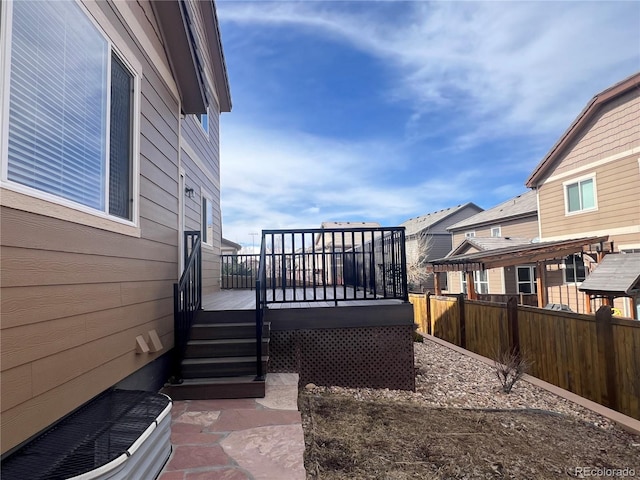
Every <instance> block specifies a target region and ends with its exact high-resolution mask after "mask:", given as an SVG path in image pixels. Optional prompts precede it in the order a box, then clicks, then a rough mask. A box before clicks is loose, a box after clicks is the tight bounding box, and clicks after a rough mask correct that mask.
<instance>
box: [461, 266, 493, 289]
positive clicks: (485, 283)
mask: <svg viewBox="0 0 640 480" xmlns="http://www.w3.org/2000/svg"><path fill="white" fill-rule="evenodd" d="M461 275H462V293H464V294H466V293H467V275H466V274H465V272H461ZM473 286H474V287H475V289H476V293H483V294H484V293H489V276H488V275H487V271H486V270H476V271H475V272H473Z"/></svg>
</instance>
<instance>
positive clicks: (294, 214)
mask: <svg viewBox="0 0 640 480" xmlns="http://www.w3.org/2000/svg"><path fill="white" fill-rule="evenodd" d="M221 139H222V141H221V159H222V160H221V184H222V212H223V230H224V236H225V238H228V239H230V240H233V241H235V242H238V243H242V244H246V243H247V242H248V241H249V236H248V235H249V233H250V232H256V231H260V230H262V229H274V228H318V227H319V226H320V223H321V222H323V221H329V220H347V221H348V220H356V221H360V220H371V221H378V222H381V223H382V224H383V225H396V224H398V223H400V222H401V221H403V220H405V219H407V218H409V217H410V216H412V215H416V214H421V213H425V212H423V210H424V208H425V205H430V208H432V209H433V210H436V209H438V208H444V207H447V206H450V205H452V204H456V203H460V202H462V201H466V200H463V199H464V198H466V197H467V196H468V195H470V194H472V193H473V192H474V189H475V188H476V185H477V177H478V174H479V173H478V172H476V171H474V170H467V171H462V172H459V173H457V174H456V175H454V176H452V177H451V178H446V179H436V178H433V179H426V180H424V178H426V177H427V174H426V173H424V174H422V173H416V172H414V171H412V170H409V171H407V170H405V167H404V166H403V164H402V162H397V163H396V162H394V156H395V155H398V154H399V153H398V152H396V153H395V154H394V153H393V152H392V150H391V149H390V148H389V146H387V145H384V144H380V143H360V144H358V143H349V144H346V143H341V142H336V141H333V140H330V139H325V138H321V137H314V136H311V135H308V134H303V133H300V132H297V133H296V132H290V131H288V132H286V133H283V132H279V131H270V130H264V129H262V130H261V129H255V128H252V127H249V126H246V125H245V126H237V125H234V124H233V123H228V124H225V125H223V127H222V131H221ZM394 175H397V176H398V177H399V178H400V179H401V181H399V182H397V183H398V184H397V185H395V186H394V185H393V182H390V181H389V179H390V178H391V177H392V176H394ZM452 185H457V188H452Z"/></svg>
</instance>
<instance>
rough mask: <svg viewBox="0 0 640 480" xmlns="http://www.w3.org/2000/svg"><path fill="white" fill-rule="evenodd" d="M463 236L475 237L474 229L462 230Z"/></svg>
mask: <svg viewBox="0 0 640 480" xmlns="http://www.w3.org/2000/svg"><path fill="white" fill-rule="evenodd" d="M464 238H476V231H475V230H469V231H468V232H464Z"/></svg>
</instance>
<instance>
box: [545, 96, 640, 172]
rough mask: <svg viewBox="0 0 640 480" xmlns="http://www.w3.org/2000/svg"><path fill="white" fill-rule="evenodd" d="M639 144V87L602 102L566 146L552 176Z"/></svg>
mask: <svg viewBox="0 0 640 480" xmlns="http://www.w3.org/2000/svg"><path fill="white" fill-rule="evenodd" d="M639 145H640V90H638V89H635V90H632V91H630V92H629V93H627V94H625V95H623V96H621V97H619V98H617V99H616V100H614V101H612V102H610V103H609V104H607V105H605V106H604V107H603V108H602V109H601V110H600V111H599V112H598V113H597V114H596V115H595V117H594V118H593V120H592V121H591V122H589V124H588V125H587V126H586V128H585V131H584V133H583V134H582V135H579V136H578V137H577V139H576V140H575V141H574V142H573V143H572V144H571V145H569V147H568V148H567V149H566V152H565V153H564V154H563V155H562V157H561V159H560V160H559V161H558V162H557V166H556V167H555V168H554V171H553V173H552V175H555V174H560V173H565V172H567V171H570V170H572V169H574V168H578V167H581V166H584V165H588V164H589V163H592V162H594V161H597V160H600V159H602V158H607V157H610V156H612V155H615V154H619V153H622V152H625V151H628V150H630V149H631V148H633V147H637V146H639Z"/></svg>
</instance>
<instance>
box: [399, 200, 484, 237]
mask: <svg viewBox="0 0 640 480" xmlns="http://www.w3.org/2000/svg"><path fill="white" fill-rule="evenodd" d="M466 207H475V208H476V209H478V210H482V208H480V207H478V206H477V205H476V204H475V203H473V202H467V203H465V204H462V205H457V206H455V207H449V208H445V209H442V210H438V211H436V212H431V213H427V214H426V215H420V216H418V217H413V218H410V219H409V220H407V221H405V222H402V223H401V224H400V226H401V227H405V234H406V235H407V236H410V235H415V234H416V233H418V232H420V231H422V230H424V229H425V228H430V227H433V226H434V225H435V224H437V223H439V222H441V221H443V220H445V219H446V218H449V217H450V216H452V215H454V214H456V213H457V212H459V211H460V210H462V209H463V208H466Z"/></svg>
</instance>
